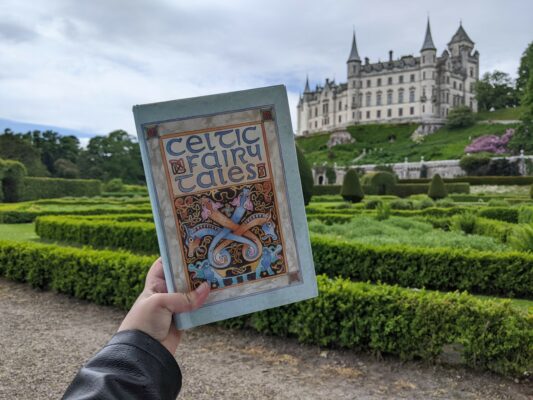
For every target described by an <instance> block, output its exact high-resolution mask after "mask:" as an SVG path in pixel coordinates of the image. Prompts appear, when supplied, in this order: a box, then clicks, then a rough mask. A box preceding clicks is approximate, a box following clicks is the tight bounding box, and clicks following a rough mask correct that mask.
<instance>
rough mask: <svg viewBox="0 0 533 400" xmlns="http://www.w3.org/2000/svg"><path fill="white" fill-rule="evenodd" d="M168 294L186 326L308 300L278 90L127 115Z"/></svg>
mask: <svg viewBox="0 0 533 400" xmlns="http://www.w3.org/2000/svg"><path fill="white" fill-rule="evenodd" d="M133 112H134V116H135V122H136V125H137V133H138V137H139V143H140V147H141V153H142V158H143V164H144V168H145V172H146V177H147V183H148V190H149V193H150V200H151V203H152V208H153V212H154V221H155V224H156V229H157V235H158V240H159V248H160V251H161V256H162V258H163V265H164V268H165V278H166V281H167V286H168V290H169V292H175V291H179V292H188V291H191V290H193V289H194V288H195V287H197V286H198V285H200V284H201V283H202V282H204V281H208V282H210V284H211V294H210V295H209V298H208V300H207V301H206V303H205V304H204V305H203V306H202V308H200V309H199V310H196V311H194V312H191V313H187V314H179V315H176V316H175V320H176V324H177V326H178V328H180V329H184V328H190V327H193V326H197V325H202V324H206V323H209V322H213V321H218V320H222V319H226V318H231V317H235V316H238V315H242V314H246V313H250V312H254V311H259V310H263V309H266V308H271V307H277V306H280V305H284V304H288V303H291V302H294V301H299V300H303V299H307V298H310V297H314V296H316V294H317V287H316V279H315V274H314V267H313V260H312V255H311V247H310V244H309V237H308V230H307V221H306V218H305V210H304V205H303V204H304V203H303V196H302V192H301V184H300V178H299V173H298V164H297V159H296V152H295V147H294V138H293V133H292V126H291V122H290V116H289V109H288V102H287V95H286V90H285V87H284V86H273V87H267V88H260V89H252V90H247V91H240V92H233V93H227V94H220V95H212V96H205V97H197V98H191V99H184V100H175V101H170V102H164V103H155V104H147V105H141V106H135V107H134V108H133Z"/></svg>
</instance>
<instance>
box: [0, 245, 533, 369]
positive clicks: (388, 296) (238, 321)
mask: <svg viewBox="0 0 533 400" xmlns="http://www.w3.org/2000/svg"><path fill="white" fill-rule="evenodd" d="M152 261H153V258H152V257H142V256H136V255H131V254H125V253H117V252H116V251H114V252H108V251H96V250H90V249H76V248H68V247H57V246H52V245H41V244H35V243H23V242H22V243H21V242H8V241H0V275H3V276H5V277H7V278H9V279H14V280H17V281H22V282H29V283H30V284H31V285H32V286H34V287H39V288H43V289H47V288H49V289H54V290H56V291H58V292H61V293H66V294H69V295H72V296H76V297H78V298H80V299H85V300H90V301H93V302H96V303H98V304H104V305H115V306H118V307H120V308H124V309H127V308H129V307H131V305H132V304H133V302H134V301H135V298H136V297H137V295H138V294H139V293H140V292H141V290H142V287H143V283H144V278H145V276H146V273H147V271H148V268H149V266H150V264H151V263H152ZM318 287H319V296H318V297H317V298H314V299H311V300H307V301H304V302H299V303H295V304H291V305H289V306H284V307H278V308H274V309H271V310H267V311H263V312H259V313H255V314H252V315H249V316H244V317H240V318H235V319H232V320H228V321H226V322H225V325H230V326H233V327H243V326H245V325H248V324H246V321H247V320H249V321H250V324H249V325H250V326H251V327H252V328H253V329H255V330H257V331H259V332H264V333H269V334H275V335H278V336H290V337H295V338H297V339H298V340H299V341H301V342H304V343H310V344H316V345H321V346H332V347H341V348H347V349H357V350H359V349H366V350H370V351H372V352H374V353H377V354H379V353H388V354H395V355H398V356H399V357H400V358H402V359H413V358H421V359H424V360H434V359H436V358H437V357H438V356H439V355H440V354H441V353H442V351H443V347H444V346H445V345H447V344H454V343H459V344H461V345H462V351H461V355H462V357H463V359H464V361H465V362H466V363H467V364H468V365H469V366H472V367H475V368H481V369H488V370H491V371H495V372H498V373H501V374H506V375H510V376H521V375H523V374H524V373H526V372H527V371H528V368H530V367H531V363H532V360H533V349H532V348H531V346H530V344H531V342H532V341H533V318H531V316H528V315H526V314H524V313H522V312H520V311H517V310H515V309H514V308H512V307H511V306H510V304H509V302H505V303H496V302H494V301H480V300H477V299H475V298H473V297H472V296H469V295H467V294H459V293H447V294H442V293H438V292H434V293H428V292H425V291H414V290H409V289H402V288H398V287H391V286H386V285H377V286H376V285H370V284H367V283H354V282H350V281H347V280H343V279H335V280H331V279H328V278H326V277H324V276H319V277H318Z"/></svg>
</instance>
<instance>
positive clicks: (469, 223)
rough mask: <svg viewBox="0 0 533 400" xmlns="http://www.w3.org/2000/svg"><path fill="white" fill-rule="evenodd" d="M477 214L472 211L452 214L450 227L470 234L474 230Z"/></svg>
mask: <svg viewBox="0 0 533 400" xmlns="http://www.w3.org/2000/svg"><path fill="white" fill-rule="evenodd" d="M476 223H477V216H476V214H474V213H473V212H470V211H468V212H464V213H461V214H457V215H454V216H453V217H452V223H451V224H450V228H451V229H452V230H455V231H459V232H464V233H465V234H467V235H472V234H473V233H474V232H475V231H476Z"/></svg>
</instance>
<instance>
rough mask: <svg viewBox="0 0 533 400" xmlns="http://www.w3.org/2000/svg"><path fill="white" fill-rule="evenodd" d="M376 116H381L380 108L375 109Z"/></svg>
mask: <svg viewBox="0 0 533 400" xmlns="http://www.w3.org/2000/svg"><path fill="white" fill-rule="evenodd" d="M376 118H381V110H377V111H376Z"/></svg>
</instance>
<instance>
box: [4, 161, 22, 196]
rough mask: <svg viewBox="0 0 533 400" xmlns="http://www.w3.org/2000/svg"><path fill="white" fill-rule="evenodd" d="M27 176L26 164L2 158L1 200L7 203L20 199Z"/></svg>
mask: <svg viewBox="0 0 533 400" xmlns="http://www.w3.org/2000/svg"><path fill="white" fill-rule="evenodd" d="M25 176H26V167H25V166H24V164H22V163H20V162H18V161H14V160H3V159H1V158H0V201H5V202H7V203H13V202H16V201H20V200H21V198H22V193H23V191H24V182H23V179H24V177H25Z"/></svg>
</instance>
